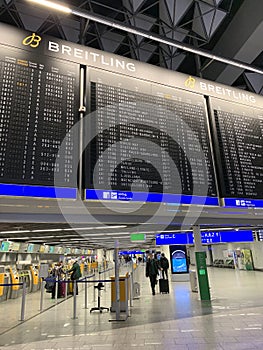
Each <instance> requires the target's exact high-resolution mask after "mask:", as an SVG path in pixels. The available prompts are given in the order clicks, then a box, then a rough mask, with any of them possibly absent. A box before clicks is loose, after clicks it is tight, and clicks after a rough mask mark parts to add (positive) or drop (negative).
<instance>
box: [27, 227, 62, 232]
mask: <svg viewBox="0 0 263 350" xmlns="http://www.w3.org/2000/svg"><path fill="white" fill-rule="evenodd" d="M59 231H62V229H61V228H52V229H49V228H47V229H46V230H32V231H31V232H59Z"/></svg>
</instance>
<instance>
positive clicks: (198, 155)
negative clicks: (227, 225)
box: [86, 77, 218, 205]
mask: <svg viewBox="0 0 263 350" xmlns="http://www.w3.org/2000/svg"><path fill="white" fill-rule="evenodd" d="M120 79H121V77H120ZM120 81H121V80H118V82H120ZM169 92H170V93H171V94H167V93H166V90H165V89H162V88H158V87H154V88H153V87H152V94H146V93H143V92H142V91H140V92H139V91H132V90H129V89H128V88H123V87H120V86H113V85H106V84H102V83H97V82H91V85H90V99H89V100H90V105H91V111H93V112H94V111H96V112H95V115H94V118H93V121H92V125H91V127H92V128H93V129H94V130H96V138H95V139H94V140H93V142H92V145H91V147H90V152H89V155H88V157H87V159H86V162H87V164H88V167H89V170H90V173H89V178H88V179H86V188H88V189H91V190H90V191H87V199H94V191H92V189H93V188H96V189H98V190H101V191H97V192H96V195H99V196H101V198H100V199H105V200H107V199H110V200H138V201H140V200H143V199H142V197H143V195H142V193H146V192H147V193H148V192H149V195H148V198H147V201H157V202H158V201H164V202H165V201H167V202H176V200H178V201H180V202H181V203H189V202H190V199H189V198H192V196H194V197H196V198H198V197H202V196H203V197H206V196H208V197H209V198H210V201H209V200H207V202H206V204H212V205H217V204H218V202H217V191H216V184H215V176H214V169H213V162H212V155H211V148H210V139H209V132H208V120H207V116H206V111H205V104H204V98H203V97H202V96H199V95H195V94H191V93H187V92H183V91H178V90H175V89H173V90H172V89H170V90H169ZM87 173H88V168H86V174H87ZM94 179H95V180H94ZM95 181H96V184H95ZM160 194H164V195H163V196H161V195H160ZM170 194H171V195H178V194H182V196H181V197H180V196H178V197H177V198H176V197H175V196H170V197H169V195H170ZM144 197H145V196H144Z"/></svg>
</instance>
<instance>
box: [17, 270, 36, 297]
mask: <svg viewBox="0 0 263 350" xmlns="http://www.w3.org/2000/svg"><path fill="white" fill-rule="evenodd" d="M18 275H19V282H20V283H24V282H25V283H26V291H27V293H31V292H32V286H33V284H32V275H31V272H30V270H26V269H25V270H19V272H18ZM21 289H22V288H21Z"/></svg>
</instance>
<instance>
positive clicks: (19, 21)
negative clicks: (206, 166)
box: [0, 0, 263, 94]
mask: <svg viewBox="0 0 263 350" xmlns="http://www.w3.org/2000/svg"><path fill="white" fill-rule="evenodd" d="M60 3H63V4H67V5H69V6H74V7H76V8H79V9H80V10H87V11H89V12H90V13H93V14H94V15H100V16H103V17H105V18H106V19H112V20H114V21H117V22H120V23H123V24H125V25H128V26H132V27H135V28H138V29H139V30H140V29H142V30H146V31H148V32H149V33H153V34H158V35H161V36H163V37H167V38H168V39H173V40H176V41H178V42H182V43H187V44H189V45H191V46H193V47H194V48H201V49H205V50H207V51H208V52H211V53H213V54H215V55H220V56H223V57H225V58H230V59H236V60H239V61H241V62H244V63H247V64H251V65H253V66H256V67H259V68H262V67H263V53H262V51H263V46H262V37H263V4H262V1H261V0H253V1H251V0H114V1H110V0H85V1H84V0H73V1H70V0H65V1H60ZM0 21H1V22H4V23H8V24H11V25H13V26H16V27H19V28H23V29H26V30H29V31H34V32H37V33H39V34H48V35H51V36H55V37H58V38H61V39H63V40H68V41H72V42H75V43H81V44H83V45H86V46H89V47H93V48H96V49H100V50H104V51H108V52H112V53H115V54H118V55H122V56H125V57H129V58H132V59H135V60H139V61H143V62H147V63H150V64H153V65H157V66H161V67H165V68H168V69H171V70H175V71H179V72H183V73H186V74H191V75H194V76H200V77H203V78H205V79H208V80H212V81H218V82H220V83H223V84H226V85H232V86H236V87H238V88H241V89H246V90H249V91H253V92H255V93H259V94H263V77H262V76H261V75H260V74H258V73H253V72H248V71H244V70H242V69H241V68H235V67H231V66H227V65H225V64H223V63H219V62H214V61H211V60H208V59H206V58H204V57H201V56H198V55H194V54H192V53H189V52H183V51H182V50H180V49H176V48H174V47H169V46H168V45H165V44H159V43H157V42H154V41H152V40H149V39H146V38H143V37H141V36H138V35H134V34H130V33H126V32H124V31H120V30H117V29H114V28H112V27H109V26H106V25H102V24H98V23H95V22H94V21H86V20H84V19H81V18H79V17H76V16H66V15H64V14H60V13H58V12H54V11H52V10H49V9H46V8H43V7H39V6H37V5H35V4H33V3H31V2H30V1H28V0H1V1H0Z"/></svg>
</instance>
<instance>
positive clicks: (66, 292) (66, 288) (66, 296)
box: [65, 273, 68, 299]
mask: <svg viewBox="0 0 263 350" xmlns="http://www.w3.org/2000/svg"><path fill="white" fill-rule="evenodd" d="M65 281H66V285H65V299H68V274H67V273H66V277H65Z"/></svg>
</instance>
